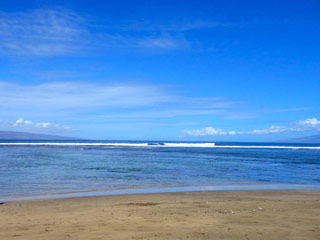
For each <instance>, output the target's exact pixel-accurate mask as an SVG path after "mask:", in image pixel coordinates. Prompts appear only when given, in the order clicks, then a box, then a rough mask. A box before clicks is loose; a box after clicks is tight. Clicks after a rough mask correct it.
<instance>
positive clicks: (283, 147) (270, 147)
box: [215, 145, 320, 150]
mask: <svg viewBox="0 0 320 240" xmlns="http://www.w3.org/2000/svg"><path fill="white" fill-rule="evenodd" d="M215 148H267V149H316V150H320V147H298V146H233V145H218V146H215Z"/></svg>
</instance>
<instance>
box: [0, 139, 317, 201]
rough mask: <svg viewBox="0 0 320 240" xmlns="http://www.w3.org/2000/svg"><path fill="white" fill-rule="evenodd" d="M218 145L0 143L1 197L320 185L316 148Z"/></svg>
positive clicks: (262, 144) (285, 145) (286, 145)
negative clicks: (195, 187)
mask: <svg viewBox="0 0 320 240" xmlns="http://www.w3.org/2000/svg"><path fill="white" fill-rule="evenodd" d="M60 143H63V142H61V141H60ZM69 143H70V142H69ZM78 143H79V142H78ZM89 143H97V142H93V141H91V142H89ZM105 143H108V142H105ZM153 144H154V143H153ZM216 146H217V147H199V146H196V147H194V146H193V147H190V146H189V147H186V146H179V147H176V146H171V147H164V146H163V145H160V146H158V147H155V146H154V145H152V146H117V145H113V146H95V145H86V146H85V145H72V146H50V145H47V146H29V145H24V146H23V145H22V146H16V145H10V146H9V145H1V146H0V199H9V198H15V197H21V196H28V195H44V194H56V193H63V192H76V191H95V190H100V189H120V188H125V189H128V188H161V187H179V186H214V185H233V184H237V185H246V184H252V183H259V184H280V183H281V184H302V186H303V185H305V186H307V184H312V185H320V150H319V149H316V148H315V149H312V148H314V147H319V145H306V144H304V145H292V144H290V145H288V144H267V143H259V144H253V143H247V144H245V143H218V144H216ZM219 146H220V147H219ZM222 146H225V147H222ZM230 146H234V147H231V148H230ZM235 146H237V147H235ZM249 146H251V147H249ZM252 146H253V147H254V148H252ZM259 146H260V147H259ZM262 146H264V148H262ZM268 146H269V147H270V146H277V147H285V148H274V147H270V148H265V147H268ZM288 147H289V148H288ZM292 147H293V148H292ZM295 147H300V148H299V149H297V148H295ZM301 147H312V148H311V149H308V148H306V149H304V148H301Z"/></svg>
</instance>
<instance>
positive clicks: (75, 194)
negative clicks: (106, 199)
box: [0, 184, 320, 202]
mask: <svg viewBox="0 0 320 240" xmlns="http://www.w3.org/2000/svg"><path fill="white" fill-rule="evenodd" d="M258 190H320V185H313V184H242V185H216V186H184V187H164V188H139V189H116V190H103V191H89V192H73V193H61V194H52V195H37V196H23V197H14V198H8V199H5V202H12V201H24V200H41V199H61V198H78V197H96V196H113V195H132V194H155V193H179V192H205V191H258ZM0 200H1V199H0Z"/></svg>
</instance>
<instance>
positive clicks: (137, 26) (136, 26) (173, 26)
mask: <svg viewBox="0 0 320 240" xmlns="http://www.w3.org/2000/svg"><path fill="white" fill-rule="evenodd" d="M234 25H235V24H234V23H230V22H221V21H213V20H208V19H207V20H203V19H196V20H192V21H191V20H182V21H171V22H167V23H149V22H134V23H129V24H127V25H122V26H119V27H120V28H121V29H123V30H127V31H128V30H131V31H142V32H144V31H148V32H150V31H152V32H186V31H192V30H201V29H210V28H218V27H228V26H234Z"/></svg>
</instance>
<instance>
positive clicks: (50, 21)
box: [0, 0, 320, 141]
mask: <svg viewBox="0 0 320 240" xmlns="http://www.w3.org/2000/svg"><path fill="white" fill-rule="evenodd" d="M319 10H320V3H319V1H200V2H195V1H94V0H91V1H5V0H4V1H1V3H0V76H1V79H0V109H1V114H0V130H14V131H29V132H36V133H49V134H60V135H66V136H76V137H83V138H90V139H129V140H141V139H146V140H199V141H207V140H208V141H209V140H210V141H221V140H224V141H270V140H277V139H283V138H290V137H299V136H307V135H311V134H317V133H319V131H320V107H319V103H320V79H319V76H320V68H319V63H320V48H319V42H320V26H319V22H320V15H319Z"/></svg>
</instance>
